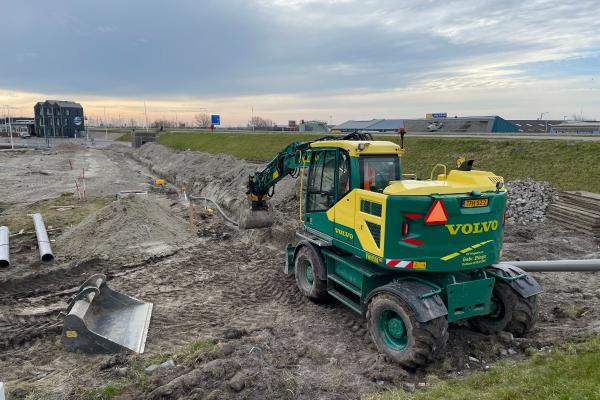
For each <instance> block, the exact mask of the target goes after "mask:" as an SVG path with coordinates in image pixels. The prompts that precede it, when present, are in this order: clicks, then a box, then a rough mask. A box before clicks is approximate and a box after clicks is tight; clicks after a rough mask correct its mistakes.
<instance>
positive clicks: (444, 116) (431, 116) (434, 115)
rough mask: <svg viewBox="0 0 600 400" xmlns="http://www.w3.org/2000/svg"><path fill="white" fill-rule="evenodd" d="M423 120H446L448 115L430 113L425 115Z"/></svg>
mask: <svg viewBox="0 0 600 400" xmlns="http://www.w3.org/2000/svg"><path fill="white" fill-rule="evenodd" d="M425 118H448V113H431V114H427V115H425Z"/></svg>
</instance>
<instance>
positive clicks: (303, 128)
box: [298, 120, 329, 133]
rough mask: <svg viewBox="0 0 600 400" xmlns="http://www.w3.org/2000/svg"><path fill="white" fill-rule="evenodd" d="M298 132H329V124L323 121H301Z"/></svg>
mask: <svg viewBox="0 0 600 400" xmlns="http://www.w3.org/2000/svg"><path fill="white" fill-rule="evenodd" d="M298 131H300V132H315V133H324V132H329V127H328V126H327V122H323V121H304V120H303V121H300V124H299V125H298Z"/></svg>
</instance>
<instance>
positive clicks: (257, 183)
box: [239, 132, 372, 229]
mask: <svg viewBox="0 0 600 400" xmlns="http://www.w3.org/2000/svg"><path fill="white" fill-rule="evenodd" d="M327 140H372V137H371V135H370V134H365V133H359V132H353V133H350V134H347V135H345V136H342V137H339V136H324V137H322V138H319V139H316V140H313V141H308V142H293V143H290V144H289V145H288V146H286V147H285V148H284V149H283V150H281V151H280V152H279V153H277V155H276V156H275V157H274V158H273V159H272V160H271V161H269V162H268V163H267V165H266V166H265V167H264V168H263V169H262V170H260V171H257V172H255V173H254V175H251V176H250V177H249V179H248V190H247V192H246V195H247V196H248V200H249V201H250V204H251V208H250V209H249V210H246V211H243V212H242V214H241V216H240V221H239V226H240V228H242V229H255V228H268V227H270V226H272V225H273V222H274V221H273V215H272V213H271V211H270V210H269V206H268V204H267V199H268V198H269V197H272V196H273V194H274V193H275V185H276V184H277V183H278V182H279V181H280V180H282V179H283V178H285V177H286V176H288V175H289V176H291V177H293V178H297V177H298V175H299V174H300V168H306V167H307V166H308V162H309V161H308V160H309V158H310V157H309V153H310V145H311V143H315V142H321V141H327Z"/></svg>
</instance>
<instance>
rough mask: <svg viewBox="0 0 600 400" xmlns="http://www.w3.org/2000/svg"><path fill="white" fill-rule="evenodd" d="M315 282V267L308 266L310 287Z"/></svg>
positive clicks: (307, 279)
mask: <svg viewBox="0 0 600 400" xmlns="http://www.w3.org/2000/svg"><path fill="white" fill-rule="evenodd" d="M314 281H315V273H314V272H313V267H312V265H310V264H308V265H307V266H306V283H308V285H309V286H312V285H313V282H314Z"/></svg>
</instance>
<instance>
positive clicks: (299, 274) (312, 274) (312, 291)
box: [294, 246, 327, 300]
mask: <svg viewBox="0 0 600 400" xmlns="http://www.w3.org/2000/svg"><path fill="white" fill-rule="evenodd" d="M294 270H295V275H296V285H298V289H300V291H301V292H302V293H303V294H304V295H305V296H306V297H308V298H309V299H311V300H322V299H325V298H326V297H327V281H326V280H321V279H319V276H324V275H325V273H326V270H325V264H324V263H323V259H322V258H321V256H320V254H318V253H317V250H315V249H314V248H313V247H309V246H303V247H302V248H300V250H298V253H297V254H296V260H295V261H294Z"/></svg>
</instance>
